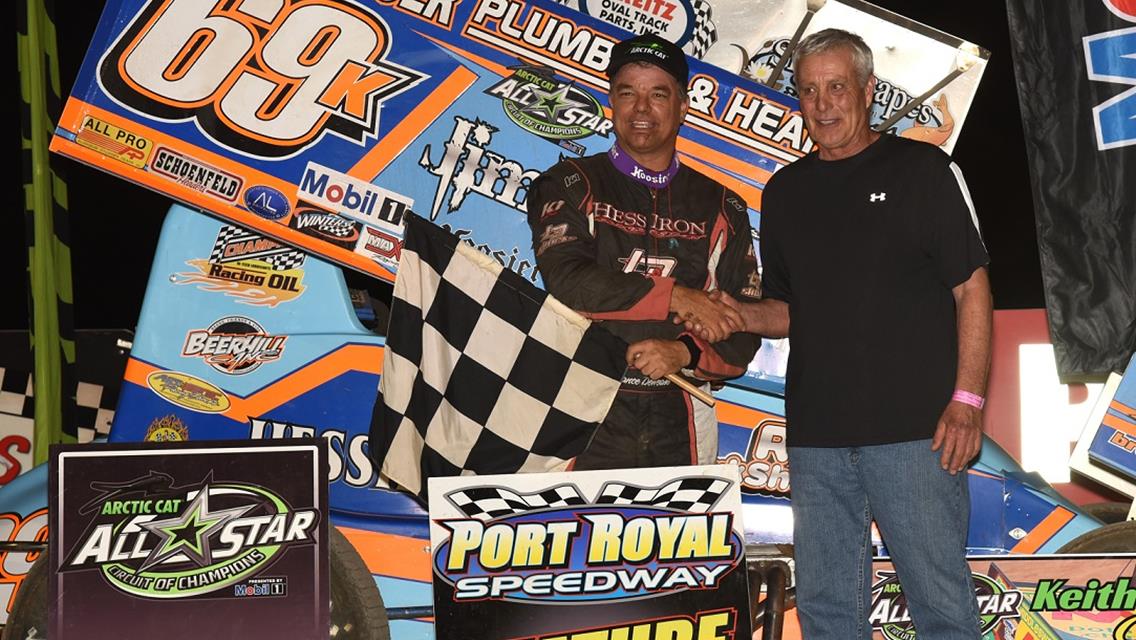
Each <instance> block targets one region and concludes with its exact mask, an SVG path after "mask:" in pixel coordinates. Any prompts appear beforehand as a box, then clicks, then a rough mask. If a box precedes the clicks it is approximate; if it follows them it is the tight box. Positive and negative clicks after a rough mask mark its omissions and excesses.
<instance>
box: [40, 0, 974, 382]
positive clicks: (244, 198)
mask: <svg viewBox="0 0 1136 640" xmlns="http://www.w3.org/2000/svg"><path fill="white" fill-rule="evenodd" d="M782 4H784V5H786V6H781V5H782ZM790 4H793V6H792V7H790V6H789V5H790ZM861 4H862V3H858V2H856V0H845V1H843V2H839V1H837V0H832V1H830V2H829V3H828V4H827V6H826V7H825V8H824V9H823V10H822V11H821V12H820V13H818V16H817V18H816V19H815V20H814V21H813V27H819V26H825V25H828V24H841V25H844V26H848V24H859V23H864V24H868V23H869V22H871V21H874V22H872V24H876V23H878V25H879V29H880V30H881V33H883V34H885V35H886V37H885V38H883V39H881V40H880V41H879V42H880V44H879V46H880V47H884V48H886V50H888V51H892V50H898V51H901V52H903V53H904V54H905V55H888V56H886V57H887V58H888V59H900V60H911V61H917V62H912V63H911V65H910V66H912V69H908V70H907V71H906V72H905V73H902V74H901V73H899V72H894V73H893V72H891V71H885V66H884V64H883V61H881V66H880V73H881V78H883V79H885V80H887V82H886V83H881V89H880V92H881V93H880V95H879V96H878V100H877V102H879V103H880V105H879V108H880V114H881V115H880V117H884V115H886V114H887V113H891V112H894V111H895V110H896V109H897V108H899V105H900V104H902V103H903V102H904V98H905V97H909V96H911V95H915V94H918V93H921V92H923V91H924V90H925V89H926V88H927V86H924V85H925V84H926V82H927V79H928V78H935V77H940V76H941V75H943V74H944V73H946V72H948V71H949V67H950V65H949V64H947V65H946V67H948V68H944V69H940V67H942V66H943V64H945V63H943V64H940V62H942V60H941V59H944V58H950V60H951V61H954V59H955V57H956V53H955V52H956V51H957V50H959V47H960V46H961V45H960V43H959V42H958V41H957V40H956V39H951V38H948V37H945V36H943V37H940V36H941V34H936V35H935V37H930V36H928V35H927V34H928V33H929V30H927V29H923V28H921V27H919V26H918V25H915V24H914V23H910V22H904V21H902V20H899V19H897V18H896V17H894V16H890V14H888V15H884V14H883V13H881V12H880V11H879V10H875V9H873V10H871V11H870V10H869V9H868V8H865V6H861ZM605 5H606V7H605ZM616 5H619V6H618V7H617V6H616ZM711 5H713V7H711ZM577 6H578V8H580V9H585V10H587V11H588V12H590V13H591V14H592V15H587V14H585V13H580V12H577V11H575V10H574V9H573V8H570V7H567V6H563V5H561V4H558V3H555V2H551V1H549V0H531V1H527V2H526V1H522V0H470V1H469V2H456V1H454V0H441V1H439V2H430V3H415V2H402V3H386V2H383V3H367V4H356V3H352V2H348V1H346V0H318V1H317V2H298V1H293V0H289V1H285V2H280V3H269V4H267V5H263V6H261V5H260V4H253V3H238V4H237V5H232V6H231V3H226V2H222V1H221V0H205V1H201V0H166V1H163V2H159V1H158V0H112V1H111V2H108V3H107V5H106V9H105V10H104V15H103V19H102V22H101V24H100V27H99V29H98V31H97V36H96V38H95V40H94V41H93V42H92V45H91V48H90V50H89V52H88V54H87V58H86V60H85V61H84V65H83V67H82V70H81V72H80V75H79V78H78V80H77V82H76V84H75V89H74V92H73V94H72V96H71V98H70V99H69V100H68V103H67V106H66V108H65V110H64V114H63V116H62V117H61V119H60V121H59V125H58V127H57V129H56V135H55V137H54V139H53V143H52V148H53V149H54V150H55V151H58V152H61V153H63V154H66V155H68V156H71V157H73V158H76V159H78V160H80V161H83V162H87V163H89V164H92V165H95V166H98V167H100V168H102V169H104V170H106V171H109V172H111V173H115V174H118V175H120V176H122V177H124V178H126V179H129V180H131V181H133V182H136V183H139V184H143V185H145V186H148V187H150V188H153V189H156V190H159V191H161V192H163V193H166V194H168V195H170V196H171V197H174V198H177V199H180V200H182V201H185V202H186V203H188V204H190V205H191V206H194V207H197V208H202V209H205V210H207V211H209V212H211V213H214V214H217V215H219V216H220V217H222V218H226V219H228V220H230V221H233V222H235V223H237V224H239V225H241V226H242V227H245V228H248V229H251V230H254V231H256V232H257V233H261V234H264V235H268V236H271V237H273V238H275V239H277V240H280V241H283V242H285V243H288V244H291V245H293V246H297V247H300V248H301V249H303V250H304V251H305V252H307V253H309V254H311V255H315V256H320V257H325V258H328V259H331V260H333V261H335V262H338V263H340V264H342V265H346V266H348V267H351V268H355V269H358V270H360V271H363V272H366V273H369V274H372V275H375V276H377V277H380V278H384V279H387V280H391V279H393V277H394V276H393V271H394V269H395V268H396V267H395V265H394V259H393V257H392V256H388V255H386V254H387V253H388V252H389V251H390V249H389V246H388V245H389V242H388V241H387V240H384V239H382V238H381V237H380V236H377V235H375V234H373V233H368V229H372V230H376V231H378V232H381V233H385V234H387V235H389V236H393V237H400V235H401V230H400V222H401V217H402V215H403V213H405V211H407V210H409V208H410V207H411V206H413V207H415V208H416V211H417V212H418V213H419V214H421V215H422V216H424V217H428V218H430V220H431V221H433V222H435V223H436V224H438V225H440V226H443V227H445V228H447V229H448V230H450V231H451V232H453V233H455V234H456V235H458V236H459V237H461V238H462V239H463V241H465V242H467V243H468V244H469V245H470V246H472V247H475V248H476V249H478V250H480V251H482V252H483V253H485V254H486V255H489V256H490V257H492V258H493V259H494V260H495V261H497V262H498V263H500V264H501V265H502V266H504V267H505V268H507V269H510V270H512V271H514V272H516V273H518V274H519V275H521V276H522V277H525V278H527V279H529V280H530V281H532V282H534V283H536V284H538V285H539V284H540V278H539V275H538V273H537V270H536V268H535V256H534V249H536V248H539V246H548V244H547V243H546V242H543V241H542V242H541V243H539V244H538V245H537V247H534V243H533V238H532V235H531V232H530V230H529V228H528V225H527V224H526V219H525V218H526V215H525V199H526V196H527V190H528V186H529V184H531V182H532V180H533V179H534V178H535V177H536V176H538V175H539V174H540V172H542V171H543V170H545V169H546V168H548V167H549V166H551V165H553V164H555V163H556V162H557V161H558V160H559V159H560V158H561V157H562V156H567V157H577V156H582V155H587V154H593V153H601V152H605V151H607V150H608V149H609V148H610V146H611V144H612V140H613V137H612V125H611V121H610V115H611V114H610V111H609V109H608V108H607V107H606V105H607V104H608V100H607V96H606V92H607V88H608V84H607V78H606V76H605V73H604V71H605V68H606V65H607V63H608V59H609V57H610V52H611V48H612V46H613V44H614V43H615V42H617V41H619V40H621V39H623V38H625V37H626V36H627V32H626V31H623V30H622V29H621V28H619V27H616V26H614V25H612V24H609V23H608V22H605V21H604V20H600V19H598V18H596V17H593V16H595V15H599V13H598V12H602V11H605V10H606V11H608V12H609V13H610V14H611V15H617V16H623V17H624V18H626V19H629V20H631V21H632V22H634V25H631V24H627V23H621V24H622V26H623V27H629V26H631V27H634V28H635V29H639V28H647V27H650V28H654V29H656V30H661V31H664V32H665V33H667V34H668V35H671V36H672V37H679V38H680V39H681V38H687V37H690V38H698V37H704V38H710V39H711V40H713V33H715V32H716V31H715V29H714V28H710V25H711V23H713V24H715V25H716V29H717V30H722V29H725V28H732V29H734V30H739V29H745V30H746V31H747V32H748V31H750V30H753V28H754V26H755V20H754V19H753V17H754V16H764V18H765V19H764V20H761V21H757V22H759V23H761V24H763V25H765V24H766V23H768V24H767V26H768V30H767V32H766V31H763V32H762V33H764V34H766V35H763V36H761V40H760V42H757V43H749V42H748V41H746V42H743V41H742V40H737V41H736V42H735V41H731V40H729V39H728V38H724V37H723V36H724V35H725V31H720V36H719V37H718V38H717V40H715V42H716V43H717V44H716V45H715V46H714V50H717V49H722V50H723V51H727V52H733V53H731V54H730V56H732V57H731V58H730V60H731V63H730V64H728V65H725V66H726V68H721V67H720V66H714V65H711V64H708V63H704V62H701V61H699V60H691V78H690V83H689V86H688V95H689V98H690V109H689V112H688V115H687V118H686V124H685V126H684V127H683V128H682V130H681V132H680V133H681V136H680V138H679V141H678V151H679V155H680V158H681V160H682V161H683V162H684V163H686V164H688V165H690V166H691V167H692V168H694V169H696V170H698V171H700V172H701V173H703V174H706V175H708V176H709V177H711V178H714V179H715V180H718V181H720V182H722V183H723V184H725V185H727V186H728V187H730V188H731V189H733V190H734V191H736V192H737V193H738V194H739V195H740V196H741V197H743V198H744V199H745V200H746V202H747V204H748V206H749V209H750V214H751V224H752V226H753V228H755V229H757V228H758V227H759V223H760V220H759V216H760V208H761V189H762V188H763V187H764V184H765V182H766V180H767V179H768V178H769V176H770V175H771V174H772V172H774V171H776V170H777V169H778V168H779V167H781V166H784V165H785V164H787V163H789V162H792V161H793V160H795V159H797V158H799V157H801V156H802V155H804V154H805V153H807V152H808V151H809V150H810V149H811V148H812V142H811V140H810V139H809V137H808V135H807V132H806V131H805V127H804V121H803V119H802V118H801V116H800V114H799V112H798V106H797V101H796V99H795V98H794V97H793V96H792V95H787V94H786V93H781V92H778V91H775V90H774V89H772V88H770V87H767V86H764V85H762V84H760V83H758V82H755V81H754V80H752V79H750V78H745V77H740V76H738V75H735V74H734V73H733V71H737V70H738V68H739V67H740V66H741V65H740V64H738V61H737V60H736V56H737V53H736V52H737V51H738V48H737V47H734V46H731V45H730V43H732V42H733V43H741V44H742V47H743V48H744V49H745V50H746V51H747V52H748V53H747V54H746V56H745V58H746V67H747V68H749V67H750V66H752V65H750V64H749V62H748V60H749V58H750V57H752V56H755V55H758V52H759V51H760V49H761V46H762V45H763V43H764V42H765V40H771V41H772V40H776V39H784V38H787V37H788V35H791V34H792V33H793V31H794V30H795V26H796V22H795V18H793V17H791V15H790V14H793V13H794V12H796V10H797V8H798V7H796V6H795V4H794V3H791V2H789V0H784V2H773V1H772V0H762V1H761V2H758V3H757V5H753V4H752V3H742V2H740V1H737V0H731V1H730V2H717V3H714V2H705V1H703V0H696V1H690V2H688V0H666V1H664V0H650V1H647V0H628V1H626V2H625V1H624V0H612V2H605V1H597V2H594V3H593V2H592V0H586V2H585V1H583V0H581V1H580V2H578V3H577ZM866 7H869V8H870V5H866ZM711 8H713V10H714V12H715V15H716V16H718V17H715V18H713V19H711V18H710V9H711ZM801 9H802V11H803V8H801ZM731 12H736V13H737V14H738V15H739V16H740V15H741V14H742V13H744V14H745V17H744V18H739V17H738V16H733V18H734V19H730V18H731ZM797 13H799V12H797ZM723 17H726V18H727V19H722V18H723ZM849 21H851V22H849ZM856 21H859V22H856ZM727 23H729V24H727ZM203 33H205V34H213V35H210V37H208V38H206V37H203V36H201V34H203ZM332 33H334V34H337V37H334V38H333V37H324V36H327V34H332ZM321 34H323V35H321ZM698 34H702V35H701V36H700V35H698ZM866 35H868V34H866ZM339 36H342V37H339ZM936 37H940V39H939V40H936V39H935V38H936ZM869 41H870V42H875V40H873V38H872V37H869ZM895 47H899V48H898V49H895ZM939 49H942V52H940V51H939ZM708 51H710V50H709V49H708ZM933 52H939V53H942V55H938V53H936V55H935V56H932V53H933ZM944 52H945V53H944ZM936 56H937V57H936ZM881 57H884V56H881ZM932 59H934V60H938V62H933V63H932V62H927V61H929V60H932ZM967 59H968V60H969V58H967ZM979 60H981V56H979ZM717 64H723V63H721V62H719V63H717ZM980 67H981V64H979V63H977V62H976V63H974V64H973V65H971V67H969V71H967V72H966V73H963V74H961V75H960V77H959V78H958V79H956V80H955V81H954V82H952V83H951V84H950V85H948V89H950V90H952V91H953V90H954V88H955V87H957V86H959V83H961V82H963V81H964V80H965V81H967V82H971V84H972V85H973V84H977V78H976V77H975V76H976V74H977V73H978V71H979V70H980ZM727 69H728V70H727ZM786 77H787V78H788V76H786ZM889 87H890V88H889ZM897 87H898V88H901V89H902V91H899V90H893V89H895V88H897ZM938 99H939V98H935V100H938ZM934 104H938V102H934ZM934 104H931V103H929V105H924V106H922V107H920V108H919V109H918V110H917V111H915V112H913V113H915V114H916V115H914V116H912V118H914V120H912V122H911V123H910V125H911V126H908V124H905V122H906V121H903V120H901V121H900V122H898V123H897V124H896V125H895V129H896V130H897V131H899V132H900V133H901V134H904V131H906V130H907V129H905V127H907V128H909V129H914V128H918V129H919V130H920V131H921V132H923V133H926V132H929V131H936V132H938V133H936V134H935V135H937V136H940V137H942V136H943V135H947V133H949V135H947V138H946V139H945V141H940V142H945V144H947V145H948V147H949V144H950V142H951V140H953V139H954V138H955V137H957V134H958V129H959V126H960V125H961V122H962V118H963V117H964V116H965V111H966V108H967V107H968V106H969V94H968V97H966V98H963V97H957V98H956V97H955V96H954V95H953V94H951V96H950V105H949V108H947V107H945V106H943V107H936V106H934ZM944 109H945V110H947V111H949V112H950V114H949V115H950V117H949V118H948V116H947V115H946V114H945V112H944ZM92 119H94V120H92ZM948 119H952V120H953V124H949V123H948V122H947V120H948ZM916 120H917V121H918V122H916ZM84 122H98V123H102V124H100V125H98V127H99V130H100V131H102V130H108V129H107V128H106V126H103V125H107V126H113V127H117V128H118V129H121V130H125V131H129V132H131V133H132V134H133V135H134V136H135V138H139V137H141V138H142V139H144V140H146V141H150V143H151V144H152V145H160V146H161V147H162V148H164V149H168V150H170V152H176V153H177V154H180V156H182V157H184V158H188V159H191V160H192V162H193V166H197V165H201V166H205V167H209V168H210V169H211V170H216V171H217V172H218V173H219V174H224V175H229V176H240V177H241V179H243V180H244V183H243V184H244V185H245V186H244V187H242V188H243V189H244V191H243V192H241V193H239V194H237V199H236V201H235V202H231V201H228V200H225V199H223V198H221V197H217V196H216V195H210V193H208V192H205V191H200V190H197V189H191V188H188V187H186V186H184V185H181V184H179V183H177V182H174V181H172V180H170V179H168V178H167V177H166V176H165V175H162V174H160V173H159V171H158V170H157V168H156V167H155V166H154V161H153V160H152V159H151V158H150V156H149V155H146V156H144V157H143V158H142V159H141V161H142V162H144V163H145V162H148V163H149V165H148V168H149V169H150V170H143V169H142V168H140V167H136V166H132V165H129V164H126V163H124V162H118V161H117V160H110V159H108V156H106V155H103V154H102V153H97V152H94V151H92V150H91V149H90V148H88V147H85V146H83V145H82V144H79V143H78V142H77V136H78V135H79V133H80V132H81V131H82V130H83V125H84ZM916 124H918V125H920V126H919V127H915V125H916ZM92 126H94V125H92ZM108 131H109V130H108ZM114 135H115V136H117V134H114ZM927 139H930V138H927ZM933 141H934V140H933ZM146 151H147V153H149V151H150V148H149V147H147V149H146ZM168 157H172V156H167V155H166V154H163V155H162V158H163V159H166V158H168ZM167 162H168V161H163V162H160V163H159V164H160V165H162V166H165V165H166V163H167ZM195 186H197V185H195ZM227 196H228V192H227V191H226V197H227ZM546 240H547V242H556V241H557V239H556V238H554V237H550V238H547V239H546ZM755 240H756V238H755ZM655 258H658V256H648V255H644V256H638V257H637V258H636V260H637V263H636V265H635V268H637V269H639V268H642V269H643V270H644V271H645V272H653V271H652V270H657V269H659V268H661V267H659V266H658V265H656V264H654V263H656V262H658V261H657V260H655ZM201 266H202V267H204V266H205V265H201ZM234 275H235V276H236V277H237V278H240V277H241V275H240V274H234ZM230 282H232V280H230ZM752 288H753V289H754V290H757V289H758V288H759V283H756V282H755V283H753V285H752ZM761 353H762V356H760V358H761V359H760V360H759V361H755V363H754V365H753V366H752V367H751V371H750V375H749V379H750V380H753V381H756V384H757V386H758V387H759V388H762V389H765V390H770V391H774V392H779V391H780V387H781V385H782V383H783V378H782V373H783V368H784V355H785V353H786V350H785V349H772V348H768V347H767V348H765V349H763V350H762V352H761ZM769 354H774V355H773V356H770V355H769Z"/></svg>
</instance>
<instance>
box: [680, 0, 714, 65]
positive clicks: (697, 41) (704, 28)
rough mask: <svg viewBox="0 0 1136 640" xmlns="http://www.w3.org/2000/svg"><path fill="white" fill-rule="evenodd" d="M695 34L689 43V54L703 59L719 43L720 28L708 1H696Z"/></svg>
mask: <svg viewBox="0 0 1136 640" xmlns="http://www.w3.org/2000/svg"><path fill="white" fill-rule="evenodd" d="M692 5H693V8H694V33H693V34H692V35H691V37H690V42H688V43H687V53H689V54H690V55H692V56H694V57H695V58H698V59H702V57H703V56H705V55H706V52H707V51H709V50H710V47H712V46H713V45H714V43H715V42H717V41H718V27H716V26H715V25H714V21H713V20H712V19H711V17H712V13H713V11H712V8H711V7H710V3H709V2H707V1H706V0H694V2H693V3H692Z"/></svg>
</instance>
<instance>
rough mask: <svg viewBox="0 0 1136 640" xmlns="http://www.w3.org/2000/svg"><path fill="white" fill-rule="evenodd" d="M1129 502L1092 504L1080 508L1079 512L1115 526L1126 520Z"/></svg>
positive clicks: (1129, 506) (1130, 506)
mask: <svg viewBox="0 0 1136 640" xmlns="http://www.w3.org/2000/svg"><path fill="white" fill-rule="evenodd" d="M1131 508H1132V503H1131V502H1094V503H1093V504H1086V505H1084V506H1082V507H1081V510H1082V511H1084V512H1085V513H1087V514H1089V515H1090V516H1092V517H1094V518H1096V519H1097V520H1100V521H1101V522H1103V523H1105V524H1116V523H1117V522H1124V521H1125V520H1127V519H1128V510H1129V509H1131Z"/></svg>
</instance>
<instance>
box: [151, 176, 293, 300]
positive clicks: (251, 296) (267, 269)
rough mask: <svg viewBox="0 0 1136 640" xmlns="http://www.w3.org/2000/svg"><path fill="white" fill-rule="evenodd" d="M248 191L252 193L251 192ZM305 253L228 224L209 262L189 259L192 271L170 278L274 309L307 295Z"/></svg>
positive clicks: (201, 259)
mask: <svg viewBox="0 0 1136 640" xmlns="http://www.w3.org/2000/svg"><path fill="white" fill-rule="evenodd" d="M249 191H252V189H250V190H249ZM306 257H307V256H306V254H304V253H303V252H302V251H298V250H296V249H293V248H292V247H289V246H286V245H283V244H280V243H279V242H276V241H275V240H272V239H271V238H266V237H264V236H262V235H260V234H258V233H254V232H252V231H246V230H245V229H242V228H240V227H236V226H232V225H225V226H223V227H221V230H220V231H218V232H217V239H216V241H214V243H213V249H212V250H211V251H210V253H209V257H208V258H207V259H203V258H196V259H193V260H188V261H187V262H186V264H187V265H189V266H190V267H193V269H194V270H193V271H189V272H181V273H176V274H174V275H172V276H170V281H171V282H173V283H174V284H194V285H197V287H198V288H199V289H202V290H203V291H216V292H220V293H224V294H225V295H226V296H229V297H231V298H235V299H236V300H237V301H238V302H241V303H243V304H248V305H253V306H263V307H275V306H277V305H279V304H283V303H285V302H290V301H292V300H295V299H296V298H299V297H300V295H301V294H303V293H304V288H305V287H304V284H303V282H304V269H303V265H304V260H305V259H306Z"/></svg>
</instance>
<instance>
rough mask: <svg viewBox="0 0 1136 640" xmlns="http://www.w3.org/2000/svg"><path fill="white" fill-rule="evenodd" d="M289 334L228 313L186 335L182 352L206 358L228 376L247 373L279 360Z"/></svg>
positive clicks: (207, 361) (188, 355) (206, 361)
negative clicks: (267, 328) (266, 363)
mask: <svg viewBox="0 0 1136 640" xmlns="http://www.w3.org/2000/svg"><path fill="white" fill-rule="evenodd" d="M287 341H288V336H276V335H272V334H270V333H268V332H267V331H265V330H264V327H262V326H260V325H259V324H257V322H256V321H255V320H253V319H252V318H246V317H244V316H227V317H224V318H221V319H219V320H217V321H216V322H214V323H213V324H211V325H209V328H207V329H196V330H192V331H190V332H188V333H187V334H186V335H185V344H184V345H183V346H182V350H181V355H182V356H184V357H187V358H203V359H204V360H205V363H206V364H208V365H209V366H210V367H213V368H214V369H216V370H217V371H220V372H221V373H224V374H226V375H235V376H239V375H244V374H246V373H251V372H253V371H256V370H257V369H258V368H260V365H262V364H264V363H265V362H275V361H277V360H279V359H280V357H281V356H282V355H283V354H284V345H285V343H286V342H287Z"/></svg>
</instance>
